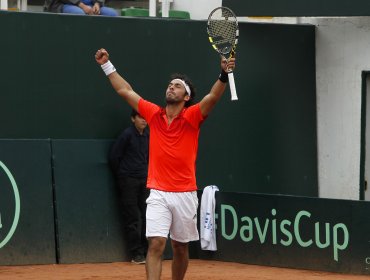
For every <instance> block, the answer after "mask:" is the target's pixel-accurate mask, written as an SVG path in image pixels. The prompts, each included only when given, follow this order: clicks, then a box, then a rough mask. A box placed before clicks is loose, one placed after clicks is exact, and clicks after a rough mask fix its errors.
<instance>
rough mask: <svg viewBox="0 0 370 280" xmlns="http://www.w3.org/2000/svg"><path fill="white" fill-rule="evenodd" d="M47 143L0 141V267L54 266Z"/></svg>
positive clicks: (48, 142)
mask: <svg viewBox="0 0 370 280" xmlns="http://www.w3.org/2000/svg"><path fill="white" fill-rule="evenodd" d="M50 157H51V152H50V141H49V140H0V264H1V265H8V264H12V265H13V264H46V263H55V261H56V259H55V234H54V213H53V192H52V179H51V166H50Z"/></svg>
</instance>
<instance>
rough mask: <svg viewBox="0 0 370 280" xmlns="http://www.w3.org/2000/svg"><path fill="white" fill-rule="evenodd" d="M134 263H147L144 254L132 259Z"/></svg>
mask: <svg viewBox="0 0 370 280" xmlns="http://www.w3.org/2000/svg"><path fill="white" fill-rule="evenodd" d="M131 262H132V263H134V264H145V257H144V256H143V255H137V256H135V257H134V258H133V259H132V260H131Z"/></svg>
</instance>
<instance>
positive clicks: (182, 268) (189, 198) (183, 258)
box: [169, 192, 199, 280]
mask: <svg viewBox="0 0 370 280" xmlns="http://www.w3.org/2000/svg"><path fill="white" fill-rule="evenodd" d="M169 197H170V199H169V200H170V201H171V203H170V205H171V210H172V219H173V222H172V225H171V228H170V237H171V244H172V251H173V260H172V279H174V280H182V279H183V278H184V276H185V273H186V270H187V268H188V263H189V242H190V241H196V240H199V234H198V229H197V208H198V197H197V193H196V192H184V193H172V194H169Z"/></svg>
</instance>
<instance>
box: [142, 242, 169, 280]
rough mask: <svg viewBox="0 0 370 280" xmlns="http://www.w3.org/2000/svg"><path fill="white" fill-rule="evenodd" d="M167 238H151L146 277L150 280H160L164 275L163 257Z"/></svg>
mask: <svg viewBox="0 0 370 280" xmlns="http://www.w3.org/2000/svg"><path fill="white" fill-rule="evenodd" d="M166 240H167V238H165V237H149V238H148V242H149V248H148V253H147V255H146V264H145V269H146V275H147V279H148V280H160V279H161V273H162V255H163V252H164V248H165V247H166Z"/></svg>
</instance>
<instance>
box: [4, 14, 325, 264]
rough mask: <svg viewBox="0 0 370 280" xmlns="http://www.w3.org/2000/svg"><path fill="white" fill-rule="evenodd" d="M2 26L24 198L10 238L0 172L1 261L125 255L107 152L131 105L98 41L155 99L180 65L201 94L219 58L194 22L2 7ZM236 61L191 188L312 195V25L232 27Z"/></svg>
mask: <svg viewBox="0 0 370 280" xmlns="http://www.w3.org/2000/svg"><path fill="white" fill-rule="evenodd" d="M0 26H2V27H3V31H2V39H1V44H0V52H1V53H3V54H6V55H4V57H3V58H2V67H1V68H0V77H1V81H2V83H1V86H0V88H1V94H0V119H1V121H2V126H1V129H0V139H1V140H0V161H2V162H4V164H5V165H6V166H7V167H8V168H9V170H10V171H11V173H12V174H14V178H15V182H17V184H18V185H19V190H20V191H19V195H20V201H21V206H20V209H19V223H18V224H17V227H15V228H14V233H13V234H12V236H11V237H10V238H8V236H10V235H8V232H11V229H12V225H13V223H12V222H11V221H10V220H9V219H10V218H12V217H15V216H16V215H15V214H16V211H17V208H16V205H15V202H12V200H10V199H9V200H8V199H6V198H5V197H6V196H7V197H12V196H14V194H12V184H11V181H10V179H9V176H8V175H7V173H6V172H5V171H4V172H2V171H1V170H0V172H2V173H1V176H2V177H0V191H1V194H3V193H4V194H6V193H7V194H6V196H5V195H4V196H2V197H4V198H0V214H1V228H0V242H2V244H4V243H5V242H4V240H6V241H7V242H6V244H5V245H4V246H2V248H0V263H1V264H19V263H22V264H28V263H54V262H62V263H70V262H96V261H117V260H127V258H128V256H127V253H126V251H125V244H124V241H123V240H124V238H123V236H122V234H121V233H122V232H121V225H122V223H124V221H121V220H120V218H119V210H120V209H119V205H118V204H117V201H116V194H115V188H114V182H113V180H112V178H111V174H110V172H109V169H108V166H107V164H106V158H105V154H106V152H107V150H108V148H109V141H112V139H114V138H115V137H116V136H117V134H118V133H119V132H120V131H121V129H123V128H124V127H126V126H127V125H128V124H129V112H130V108H129V107H128V106H127V105H126V104H125V103H124V102H123V101H122V100H121V99H120V98H119V97H118V96H117V95H116V94H115V92H114V91H113V89H112V88H111V86H110V85H109V82H108V80H107V78H106V77H105V76H104V73H103V72H102V70H101V69H100V67H99V66H98V65H96V63H95V61H94V54H95V52H96V50H97V49H98V48H101V47H105V48H106V49H108V50H109V52H110V55H111V56H110V58H111V60H112V62H113V63H114V65H115V66H116V68H117V69H118V70H119V72H120V73H122V74H123V75H124V76H125V77H126V78H127V79H128V80H129V81H130V82H131V84H132V85H133V86H134V88H135V89H136V91H137V92H139V93H140V94H141V95H142V96H143V97H144V98H147V99H149V100H151V101H154V102H156V103H158V104H163V97H164V90H165V88H166V86H167V83H168V79H169V75H170V74H171V73H173V72H184V73H187V74H188V75H189V76H190V78H192V80H193V81H194V83H195V84H196V85H197V89H198V95H197V100H200V98H201V97H202V96H204V95H205V94H206V93H207V92H208V90H209V89H210V86H211V85H212V84H213V83H214V81H215V80H216V79H217V77H218V73H219V68H220V67H219V57H218V55H217V54H216V53H215V52H214V51H213V50H212V48H211V47H210V45H209V42H208V38H207V35H206V30H205V29H206V28H205V26H206V24H205V22H204V21H186V20H173V19H137V18H126V17H125V18H121V17H119V18H105V17H88V16H84V17H80V16H71V15H55V14H43V13H41V14H38V13H21V12H19V13H16V12H3V11H2V12H0ZM237 58H238V61H237V70H236V71H235V79H236V84H237V89H238V95H239V101H238V102H231V101H230V95H229V94H230V93H229V91H228V90H227V92H226V93H225V96H224V97H223V99H222V101H221V102H220V103H219V104H218V105H217V107H216V108H215V110H214V112H212V114H211V115H210V116H209V118H208V120H207V121H206V122H205V123H204V125H203V128H202V132H201V136H200V144H199V157H198V158H199V160H198V162H197V169H198V185H199V187H200V188H203V187H204V186H206V185H209V184H216V185H218V186H219V187H220V189H221V190H222V191H231V192H237V191H240V192H262V193H280V194H290V195H306V196H317V193H318V191H317V162H316V158H317V152H316V109H315V104H316V96H315V28H314V26H309V25H302V26H300V25H271V24H249V23H241V24H240V44H239V46H238V53H237ZM30 184H32V188H31V187H28V186H29V185H30ZM33 184H34V185H33ZM35 200H36V201H35ZM9 217H10V218H9ZM35 217H37V218H35ZM35 239H37V240H35ZM39 239H40V240H39ZM81 240H84V241H86V242H81Z"/></svg>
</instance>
